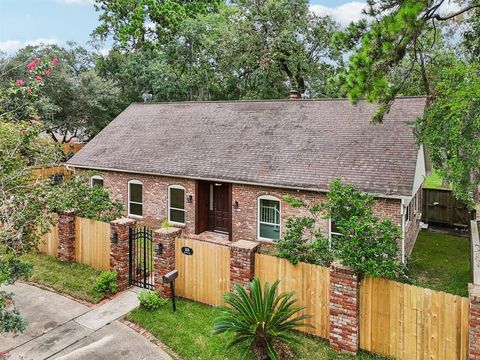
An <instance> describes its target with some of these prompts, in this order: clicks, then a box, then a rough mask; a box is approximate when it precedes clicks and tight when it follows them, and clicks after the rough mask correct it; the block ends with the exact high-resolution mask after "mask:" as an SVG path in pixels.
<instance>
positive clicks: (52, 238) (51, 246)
mask: <svg viewBox="0 0 480 360" xmlns="http://www.w3.org/2000/svg"><path fill="white" fill-rule="evenodd" d="M38 251H40V252H42V253H45V254H47V255H49V256H54V257H57V256H58V226H56V225H52V228H51V230H50V232H49V233H47V234H45V235H43V236H42V238H41V239H40V244H39V245H38Z"/></svg>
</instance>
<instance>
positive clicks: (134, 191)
mask: <svg viewBox="0 0 480 360" xmlns="http://www.w3.org/2000/svg"><path fill="white" fill-rule="evenodd" d="M128 215H134V216H143V183H142V182H140V181H138V180H130V181H129V182H128Z"/></svg>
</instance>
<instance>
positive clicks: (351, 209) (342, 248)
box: [277, 180, 409, 282]
mask: <svg viewBox="0 0 480 360" xmlns="http://www.w3.org/2000/svg"><path fill="white" fill-rule="evenodd" d="M284 200H285V201H287V202H288V203H289V204H290V206H292V207H296V208H300V207H304V208H307V209H308V211H309V215H308V216H300V217H295V218H290V219H287V222H286V229H287V230H286V232H285V236H284V238H283V239H281V240H280V241H279V242H278V243H277V248H278V250H279V254H278V256H279V257H282V258H285V259H287V260H289V261H290V262H292V263H293V264H297V263H298V262H300V261H302V262H307V263H311V264H318V265H323V266H328V265H329V264H330V263H331V261H332V260H333V258H336V259H339V260H340V261H341V263H342V264H343V265H346V266H350V267H351V268H353V269H354V270H355V272H356V273H357V274H359V275H366V276H373V277H385V278H388V279H397V280H400V281H403V282H408V281H409V280H408V278H407V277H406V275H405V273H406V268H405V265H404V264H402V262H401V261H400V260H399V257H398V245H397V240H398V239H400V238H401V231H400V228H399V227H398V226H397V225H395V224H394V223H392V222H391V221H390V220H388V219H380V218H379V217H378V216H376V215H375V213H374V211H373V204H374V202H375V198H374V197H373V196H371V195H368V194H366V193H363V192H361V191H359V190H357V189H356V188H354V187H353V186H351V185H343V184H342V183H341V181H340V180H335V181H333V182H332V184H331V185H330V190H329V192H328V194H327V200H326V201H325V202H324V203H321V204H315V205H313V206H309V205H307V204H306V203H305V202H304V201H302V200H298V199H295V198H293V197H291V196H286V197H285V198H284ZM321 216H323V217H324V218H325V219H328V220H331V221H332V222H333V223H335V225H336V227H337V231H338V232H339V233H341V234H342V236H337V237H335V238H333V239H332V242H331V244H330V243H329V241H328V239H326V238H325V237H323V236H322V235H321V232H320V229H319V226H318V220H319V218H320V217H321Z"/></svg>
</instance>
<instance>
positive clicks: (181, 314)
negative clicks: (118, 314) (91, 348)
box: [127, 299, 381, 360]
mask: <svg viewBox="0 0 480 360" xmlns="http://www.w3.org/2000/svg"><path fill="white" fill-rule="evenodd" d="M219 315H220V309H218V308H214V307H210V306H206V305H202V304H199V303H195V302H193V301H188V300H182V299H178V300H177V312H176V313H173V311H172V308H171V303H170V302H169V303H167V304H166V305H165V306H163V307H162V308H161V309H159V310H157V311H154V312H150V311H147V310H145V309H144V308H141V307H140V308H137V309H135V310H134V311H132V312H131V313H130V314H129V315H128V316H127V320H130V321H132V322H134V323H136V324H138V325H140V326H142V327H143V328H145V329H147V330H148V331H150V332H151V333H152V334H153V335H155V337H157V338H158V339H159V340H161V341H162V342H163V343H165V344H166V345H167V346H168V347H170V348H171V349H172V350H173V351H175V352H176V353H177V354H178V355H180V356H181V357H182V359H184V360H194V359H195V360H220V359H229V360H237V359H238V360H240V359H241V356H240V353H239V352H238V350H236V349H231V350H226V344H227V343H228V341H229V339H230V338H231V335H227V334H221V335H213V334H212V327H213V321H214V319H215V318H217V317H218V316H219ZM297 336H298V338H299V339H300V340H301V341H302V345H301V346H299V348H298V349H297V356H298V359H316V360H327V359H328V360H334V359H339V360H340V359H364V360H367V359H381V358H380V357H376V356H374V355H369V354H365V353H362V354H360V355H359V356H357V357H352V356H347V355H341V354H339V353H337V352H336V351H334V350H332V349H330V348H329V347H328V343H327V342H326V341H323V340H320V339H314V338H312V337H307V336H304V335H300V334H299V335H297ZM248 359H249V360H251V359H252V358H248Z"/></svg>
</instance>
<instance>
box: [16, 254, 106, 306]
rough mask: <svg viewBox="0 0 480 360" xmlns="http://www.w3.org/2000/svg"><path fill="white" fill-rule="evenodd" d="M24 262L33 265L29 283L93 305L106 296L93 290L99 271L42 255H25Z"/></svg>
mask: <svg viewBox="0 0 480 360" xmlns="http://www.w3.org/2000/svg"><path fill="white" fill-rule="evenodd" d="M23 260H25V261H26V262H28V263H30V264H32V265H33V272H32V274H31V275H30V277H29V279H28V280H29V281H32V282H34V283H37V284H40V285H44V286H47V287H49V288H52V289H54V290H56V291H58V292H61V293H65V294H68V295H71V296H73V297H74V298H77V299H80V300H85V301H88V302H89V303H93V304H95V303H98V302H99V301H100V300H102V299H103V298H104V294H102V293H99V292H96V291H94V290H93V286H94V284H95V281H96V279H97V277H98V275H100V271H98V270H95V269H92V268H91V267H89V266H86V265H83V264H77V263H64V262H61V261H59V260H57V259H56V258H54V257H51V256H48V255H45V254H40V253H34V254H28V255H25V256H23Z"/></svg>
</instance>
